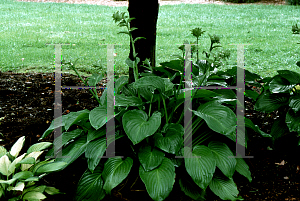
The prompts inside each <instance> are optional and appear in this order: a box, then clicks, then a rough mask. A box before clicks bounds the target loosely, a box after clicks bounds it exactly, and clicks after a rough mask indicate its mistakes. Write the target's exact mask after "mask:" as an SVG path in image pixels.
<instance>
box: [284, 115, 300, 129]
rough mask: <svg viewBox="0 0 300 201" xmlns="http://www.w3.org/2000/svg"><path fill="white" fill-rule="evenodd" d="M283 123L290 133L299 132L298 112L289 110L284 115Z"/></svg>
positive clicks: (299, 117) (299, 120)
mask: <svg viewBox="0 0 300 201" xmlns="http://www.w3.org/2000/svg"><path fill="white" fill-rule="evenodd" d="M285 122H286V125H287V126H288V128H289V130H290V132H293V131H295V132H300V112H294V111H293V110H289V111H288V112H287V113H286V119H285Z"/></svg>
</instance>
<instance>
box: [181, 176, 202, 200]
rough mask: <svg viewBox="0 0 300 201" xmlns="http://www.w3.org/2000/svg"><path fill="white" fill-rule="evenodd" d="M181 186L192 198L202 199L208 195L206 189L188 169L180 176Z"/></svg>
mask: <svg viewBox="0 0 300 201" xmlns="http://www.w3.org/2000/svg"><path fill="white" fill-rule="evenodd" d="M179 186H180V188H181V190H182V191H183V192H184V193H185V194H186V195H187V196H189V197H191V198H192V199H194V200H201V201H202V200H206V199H205V197H204V196H205V195H206V191H204V190H203V189H201V188H200V187H199V186H197V184H195V182H194V181H193V179H192V178H191V177H190V175H188V173H187V172H186V171H185V172H184V173H183V175H182V176H181V177H180V178H179Z"/></svg>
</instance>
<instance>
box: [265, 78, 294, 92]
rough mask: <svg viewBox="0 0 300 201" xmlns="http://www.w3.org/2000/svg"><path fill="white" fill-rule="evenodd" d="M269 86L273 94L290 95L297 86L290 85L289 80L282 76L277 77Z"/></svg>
mask: <svg viewBox="0 0 300 201" xmlns="http://www.w3.org/2000/svg"><path fill="white" fill-rule="evenodd" d="M269 86H270V91H271V92H272V93H289V91H290V90H291V89H292V88H293V87H294V86H295V85H294V84H290V83H289V81H287V79H285V78H283V77H281V76H280V75H276V76H275V77H274V78H273V79H272V81H271V82H270V84H269Z"/></svg>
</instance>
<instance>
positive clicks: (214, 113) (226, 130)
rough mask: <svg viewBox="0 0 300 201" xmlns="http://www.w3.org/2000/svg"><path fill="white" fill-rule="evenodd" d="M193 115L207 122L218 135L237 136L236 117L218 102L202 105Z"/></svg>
mask: <svg viewBox="0 0 300 201" xmlns="http://www.w3.org/2000/svg"><path fill="white" fill-rule="evenodd" d="M192 111H193V113H194V114H195V115H197V116H199V117H201V118H202V119H204V120H205V122H206V123H207V125H208V127H209V128H210V129H212V130H213V131H215V132H217V133H221V134H224V135H230V136H234V137H235V136H236V115H235V114H234V113H233V111H232V110H231V109H229V108H228V107H226V106H223V105H220V104H218V103H216V102H208V103H205V104H203V105H200V107H199V108H198V110H197V111H194V110H192Z"/></svg>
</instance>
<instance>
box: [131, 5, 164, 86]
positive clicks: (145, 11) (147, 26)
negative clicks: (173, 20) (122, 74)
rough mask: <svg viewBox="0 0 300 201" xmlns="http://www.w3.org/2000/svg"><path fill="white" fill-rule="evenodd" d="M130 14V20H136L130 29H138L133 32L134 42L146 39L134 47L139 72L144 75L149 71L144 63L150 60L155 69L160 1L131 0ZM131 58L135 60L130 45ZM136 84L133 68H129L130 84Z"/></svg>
mask: <svg viewBox="0 0 300 201" xmlns="http://www.w3.org/2000/svg"><path fill="white" fill-rule="evenodd" d="M128 12H129V16H130V18H136V19H134V20H132V21H131V22H130V28H132V27H136V28H138V29H136V30H134V31H132V37H133V40H134V39H135V38H137V37H145V38H146V39H139V40H137V41H136V42H135V44H134V47H135V51H136V53H138V55H137V57H139V58H140V62H139V63H138V72H139V73H142V72H144V71H145V70H148V69H147V68H145V67H142V66H141V65H142V64H143V63H142V62H143V61H144V60H145V59H146V58H148V59H149V60H150V64H151V66H152V67H155V44H156V24H157V17H158V12H159V4H158V0H146V1H142V0H129V5H128ZM129 58H130V59H131V60H133V49H132V45H131V44H130V54H129ZM132 82H134V75H133V68H129V84H130V83H132Z"/></svg>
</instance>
